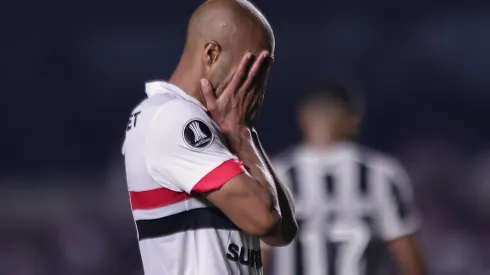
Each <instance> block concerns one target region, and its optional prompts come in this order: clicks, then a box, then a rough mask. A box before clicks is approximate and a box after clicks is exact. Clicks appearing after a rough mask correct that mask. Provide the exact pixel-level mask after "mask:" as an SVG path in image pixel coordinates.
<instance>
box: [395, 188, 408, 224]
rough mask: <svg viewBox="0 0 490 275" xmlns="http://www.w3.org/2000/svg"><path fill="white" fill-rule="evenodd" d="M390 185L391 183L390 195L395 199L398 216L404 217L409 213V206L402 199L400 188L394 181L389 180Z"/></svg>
mask: <svg viewBox="0 0 490 275" xmlns="http://www.w3.org/2000/svg"><path fill="white" fill-rule="evenodd" d="M390 185H391V195H392V196H393V198H394V199H395V204H396V209H397V212H398V216H400V218H401V219H405V218H406V217H407V216H408V214H409V207H408V205H407V204H406V203H405V202H404V201H403V198H402V194H401V192H400V188H399V187H398V185H397V184H396V182H394V181H391V182H390Z"/></svg>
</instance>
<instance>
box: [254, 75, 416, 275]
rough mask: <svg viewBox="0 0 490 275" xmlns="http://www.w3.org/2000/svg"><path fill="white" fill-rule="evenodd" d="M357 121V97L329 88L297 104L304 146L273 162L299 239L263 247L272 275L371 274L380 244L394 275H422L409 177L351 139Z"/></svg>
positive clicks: (389, 160) (379, 254)
mask: <svg viewBox="0 0 490 275" xmlns="http://www.w3.org/2000/svg"><path fill="white" fill-rule="evenodd" d="M360 118H361V108H360V104H359V101H358V99H357V98H356V97H354V96H353V95H352V93H350V92H349V91H348V90H347V89H346V88H344V87H341V86H339V85H335V84H329V85H326V86H325V87H321V88H320V89H319V90H318V91H317V92H314V93H312V94H311V95H309V96H306V97H305V99H304V101H303V102H302V104H301V105H300V107H299V124H300V128H301V130H302V134H303V138H304V142H303V143H301V144H299V145H298V146H295V147H293V148H292V149H290V150H289V151H287V152H286V153H284V154H282V155H280V156H279V157H278V159H277V161H275V162H274V165H275V166H274V167H275V168H276V171H277V172H278V175H279V178H281V179H282V180H283V181H284V183H285V184H287V185H288V186H289V187H290V188H291V191H292V193H293V197H294V199H295V204H296V219H297V221H298V224H299V234H298V238H297V239H296V240H295V241H294V242H293V244H291V245H290V246H288V247H284V248H277V249H272V251H271V250H270V249H266V248H267V247H266V248H264V249H263V250H264V251H263V252H264V257H263V259H264V262H265V263H264V265H269V259H270V264H271V265H272V271H273V272H272V273H273V274H277V275H368V274H379V272H378V271H377V267H378V265H379V260H380V259H381V258H383V253H382V252H383V250H382V248H383V247H384V244H387V247H389V250H390V251H391V253H392V254H393V256H394V258H395V259H396V262H397V263H398V267H399V269H400V270H401V273H402V274H404V275H421V274H424V269H423V266H422V260H421V256H420V253H419V251H418V248H417V245H416V242H415V239H414V234H415V233H416V231H417V229H418V227H419V219H418V217H417V213H416V211H415V208H414V205H413V202H412V200H413V194H412V189H411V186H410V180H409V178H408V176H407V173H406V172H405V170H404V169H403V167H402V165H401V164H400V163H399V162H398V161H397V160H396V159H394V158H392V157H389V156H386V155H384V154H382V153H379V152H375V151H373V150H370V149H368V148H365V147H363V146H361V145H359V144H356V143H355V142H354V141H352V139H353V138H354V137H355V135H356V132H357V129H358V124H359V120H360ZM271 252H272V255H270V253H271Z"/></svg>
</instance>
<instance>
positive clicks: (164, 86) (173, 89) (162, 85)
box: [145, 81, 207, 111]
mask: <svg viewBox="0 0 490 275" xmlns="http://www.w3.org/2000/svg"><path fill="white" fill-rule="evenodd" d="M145 88H146V95H147V96H148V97H152V96H155V95H157V94H164V93H173V94H176V95H178V96H179V97H181V98H182V99H184V100H186V101H189V102H191V103H193V104H195V105H197V106H198V107H199V108H201V109H203V110H204V111H207V109H206V107H204V105H202V104H201V102H199V100H197V99H195V98H194V97H192V96H190V95H189V94H188V93H186V92H185V91H184V90H182V89H181V88H179V87H177V86H175V85H173V84H171V83H168V82H165V81H152V82H147V83H146V84H145Z"/></svg>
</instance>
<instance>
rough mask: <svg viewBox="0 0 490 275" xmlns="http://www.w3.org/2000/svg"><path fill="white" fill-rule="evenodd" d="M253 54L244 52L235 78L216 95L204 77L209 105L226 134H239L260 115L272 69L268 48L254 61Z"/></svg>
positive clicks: (207, 103)
mask: <svg viewBox="0 0 490 275" xmlns="http://www.w3.org/2000/svg"><path fill="white" fill-rule="evenodd" d="M253 57H254V56H253V55H252V54H251V53H246V54H245V55H244V57H243V58H242V60H241V62H240V64H239V66H238V68H237V69H236V71H235V73H234V75H233V78H232V79H231V81H230V83H229V84H228V85H227V86H226V88H225V89H224V91H223V93H222V94H221V95H220V96H219V97H216V96H215V95H214V92H213V87H212V85H211V82H209V81H208V80H207V79H202V80H201V91H202V94H203V96H204V99H205V101H206V107H207V109H208V111H209V112H210V113H211V116H212V118H213V120H214V121H216V123H217V124H218V126H219V127H220V130H221V132H222V133H223V134H225V136H227V137H233V136H238V135H240V134H241V133H243V132H244V130H245V129H248V128H250V127H252V126H253V124H254V123H255V122H256V120H257V119H258V113H259V110H260V107H261V104H262V99H263V96H264V95H263V89H262V83H263V82H264V81H265V77H266V75H267V72H268V69H269V68H268V66H269V63H268V62H267V60H268V58H269V52H267V51H262V52H260V53H259V54H258V56H257V58H255V61H254V62H253V64H252V65H251V64H250V63H251V62H252V61H253V60H254V58H253ZM250 65H251V66H250ZM249 68H250V69H249Z"/></svg>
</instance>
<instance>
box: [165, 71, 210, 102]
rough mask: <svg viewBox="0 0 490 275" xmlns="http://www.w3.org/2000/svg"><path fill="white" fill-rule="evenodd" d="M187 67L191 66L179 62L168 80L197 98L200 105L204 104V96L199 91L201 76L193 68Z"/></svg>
mask: <svg viewBox="0 0 490 275" xmlns="http://www.w3.org/2000/svg"><path fill="white" fill-rule="evenodd" d="M187 68H193V67H192V66H184V65H183V64H182V62H181V64H179V65H178V66H177V69H176V70H175V72H174V73H173V74H172V76H171V77H170V79H169V81H168V82H169V83H171V84H173V85H175V86H177V87H179V88H180V89H182V90H183V91H184V92H186V93H187V94H188V95H190V96H192V97H194V98H195V99H197V100H198V101H199V102H200V103H201V104H202V105H204V106H206V101H205V100H204V97H203V95H202V93H201V86H200V80H201V76H200V75H199V74H198V72H197V71H196V70H195V69H194V70H192V69H187Z"/></svg>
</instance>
